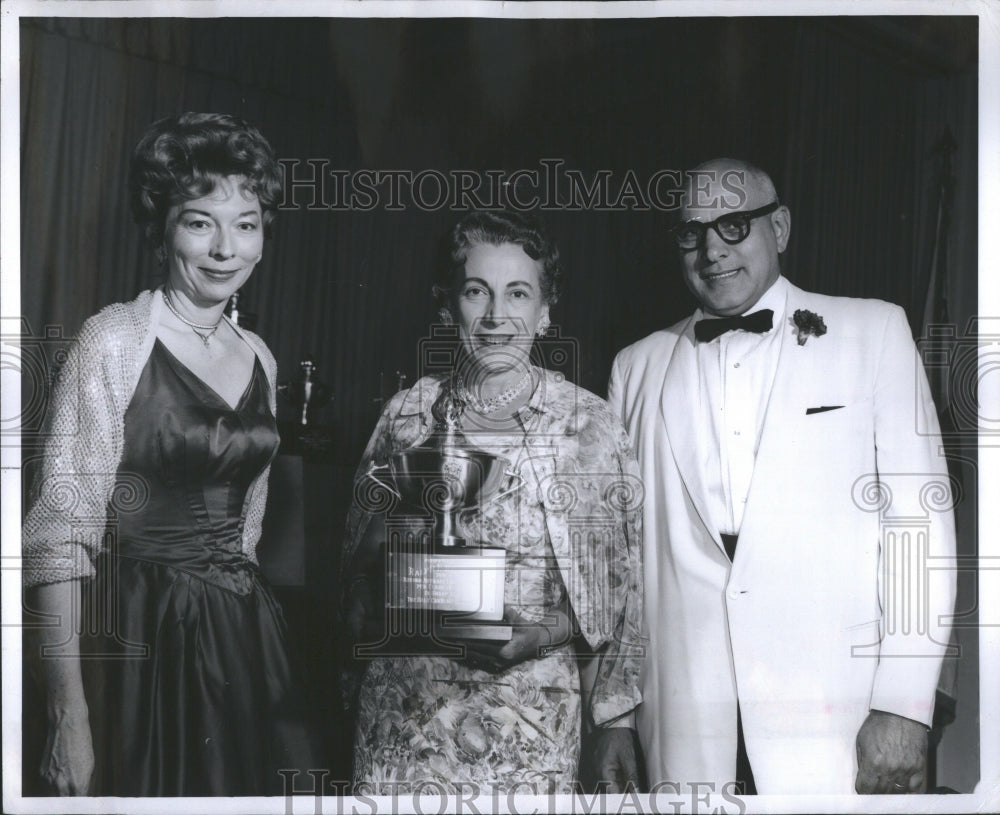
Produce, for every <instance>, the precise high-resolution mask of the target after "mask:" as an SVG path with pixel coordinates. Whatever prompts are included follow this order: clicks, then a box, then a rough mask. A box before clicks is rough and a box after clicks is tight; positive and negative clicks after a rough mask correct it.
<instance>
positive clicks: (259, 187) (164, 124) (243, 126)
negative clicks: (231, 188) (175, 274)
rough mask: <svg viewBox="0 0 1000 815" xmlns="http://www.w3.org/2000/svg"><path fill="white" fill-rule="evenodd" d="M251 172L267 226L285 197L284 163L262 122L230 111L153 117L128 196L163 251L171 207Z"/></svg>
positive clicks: (250, 183)
mask: <svg viewBox="0 0 1000 815" xmlns="http://www.w3.org/2000/svg"><path fill="white" fill-rule="evenodd" d="M228 175H241V176H244V177H245V178H246V184H245V185H244V187H243V189H244V190H245V191H248V192H252V193H255V194H256V195H257V199H258V200H259V201H260V208H261V213H262V216H263V221H264V228H265V230H268V228H269V226H270V223H271V221H272V220H273V219H274V214H275V211H276V210H277V207H278V202H279V200H280V197H281V183H282V174H281V167H280V165H279V164H278V162H277V160H276V159H275V156H274V151H273V150H272V149H271V145H270V144H268V142H267V139H265V138H264V137H263V136H262V135H261V134H260V131H259V130H257V128H255V127H253V126H252V125H249V124H247V123H246V122H244V121H243V120H242V119H237V118H236V117H235V116H230V115H228V114H225V113H190V112H189V113H182V114H181V115H180V116H171V117H168V118H166V119H160V120H159V121H158V122H154V123H153V124H152V125H151V126H150V127H149V129H148V130H147V131H146V132H145V133H144V134H143V136H142V138H141V139H140V140H139V143H138V144H137V145H136V147H135V150H134V151H133V153H132V161H131V164H130V166H129V198H130V203H131V205H132V214H133V215H134V217H135V221H136V223H137V224H139V226H140V227H142V230H143V234H144V235H145V238H146V241H147V242H148V243H149V245H150V246H151V247H152V248H153V250H154V251H156V252H157V253H159V252H160V251H162V246H163V236H164V230H165V229H166V222H167V211H168V210H169V209H170V207H171V206H173V205H174V204H176V203H178V202H179V201H190V200H192V199H195V198H201V197H203V196H205V195H209V194H210V193H211V192H212V191H213V190H214V189H215V186H216V183H217V182H218V179H219V178H221V177H224V176H228ZM265 234H268V232H265Z"/></svg>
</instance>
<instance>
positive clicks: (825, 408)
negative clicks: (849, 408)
mask: <svg viewBox="0 0 1000 815" xmlns="http://www.w3.org/2000/svg"><path fill="white" fill-rule="evenodd" d="M842 407H843V405H823V406H822V407H814V408H806V416H812V414H814V413H826V411H828V410H840V409H841V408H842Z"/></svg>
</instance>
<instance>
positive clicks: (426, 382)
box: [385, 374, 447, 416]
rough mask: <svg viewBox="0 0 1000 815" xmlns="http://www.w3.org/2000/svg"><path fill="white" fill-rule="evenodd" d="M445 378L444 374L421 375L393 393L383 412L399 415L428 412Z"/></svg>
mask: <svg viewBox="0 0 1000 815" xmlns="http://www.w3.org/2000/svg"><path fill="white" fill-rule="evenodd" d="M446 378H447V377H446V375H445V374H434V375H431V376H424V377H421V378H420V379H418V380H417V381H416V382H414V383H413V384H412V385H411V386H410V387H409V388H404V389H403V390H401V391H398V392H397V393H396V394H395V395H393V397H392V398H391V399H390V400H389V401H388V403H387V404H386V408H385V412H386V413H390V414H392V415H401V416H410V415H414V414H417V413H429V412H430V409H431V407H432V406H433V405H434V401H435V400H436V399H437V398H438V395H439V394H440V393H441V385H442V383H443V382H444V380H445V379H446Z"/></svg>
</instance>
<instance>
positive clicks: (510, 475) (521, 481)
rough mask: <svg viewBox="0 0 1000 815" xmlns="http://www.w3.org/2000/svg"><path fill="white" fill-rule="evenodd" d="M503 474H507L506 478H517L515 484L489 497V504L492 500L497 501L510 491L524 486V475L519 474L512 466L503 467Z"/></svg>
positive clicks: (515, 490)
mask: <svg viewBox="0 0 1000 815" xmlns="http://www.w3.org/2000/svg"><path fill="white" fill-rule="evenodd" d="M503 474H504V475H505V476H507V477H508V478H514V479H516V480H517V484H515V485H514V486H513V487H510V488H509V489H506V490H504V491H503V492H501V493H498V494H497V495H494V496H493V497H492V498H490V503H491V504H492V503H493V502H494V501H499V500H500V499H501V498H503V497H504V496H505V495H510V494H511V493H512V492H517V491H518V490H519V489H521V487H523V486H524V476H523V475H521V474H520V473H519V472H518V471H517V470H515V469H514V468H513V467H507V469H505V470H504V471H503Z"/></svg>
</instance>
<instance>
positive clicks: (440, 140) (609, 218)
mask: <svg viewBox="0 0 1000 815" xmlns="http://www.w3.org/2000/svg"><path fill="white" fill-rule="evenodd" d="M20 44H21V54H20V61H21V167H22V173H21V184H22V187H21V311H22V314H23V315H24V317H25V319H26V321H27V323H28V325H29V326H30V328H31V330H32V332H33V333H34V334H35V335H39V334H41V333H42V331H43V328H44V327H45V326H55V327H59V328H60V329H61V330H62V332H63V333H64V335H65V336H72V335H73V334H74V333H75V332H77V330H78V329H79V327H80V325H81V323H82V322H83V320H84V319H86V317H87V316H89V315H90V314H92V313H94V312H95V311H97V310H98V309H99V308H100V307H102V306H104V305H106V304H108V303H111V302H114V301H120V300H125V299H130V298H132V297H133V296H135V294H137V293H138V292H139V291H140V290H142V289H144V288H148V287H151V286H154V285H157V284H158V283H159V282H160V272H159V270H158V269H157V267H156V264H155V262H154V260H153V258H152V255H151V253H150V252H149V251H148V250H147V249H146V248H145V247H143V246H142V245H141V242H140V237H139V233H138V230H137V229H136V228H135V226H134V225H133V224H132V222H131V217H130V214H129V212H128V206H127V192H126V171H127V163H128V156H129V153H130V151H131V149H132V147H133V145H134V144H135V142H136V141H137V140H138V138H139V136H140V135H141V133H142V132H143V130H144V128H145V127H146V126H147V125H148V124H149V123H150V122H152V121H153V120H155V119H158V118H160V117H163V116H168V115H173V114H176V113H178V112H181V111H184V110H218V111H226V112H230V113H234V114H237V115H240V116H242V117H244V118H246V119H248V120H249V121H251V122H253V123H255V124H256V125H257V126H258V127H260V129H261V130H262V131H263V132H264V133H265V134H266V135H267V136H268V138H269V139H270V140H271V142H272V144H273V145H274V147H275V149H276V151H277V153H278V154H279V156H281V157H282V158H285V159H290V160H298V161H299V162H302V164H300V166H299V167H298V169H297V170H296V172H297V173H298V174H299V177H300V178H302V177H304V176H305V175H306V174H308V173H310V172H311V169H310V167H309V166H308V165H306V164H305V163H304V162H306V161H307V160H309V159H316V160H324V159H325V160H327V161H328V162H329V168H330V169H338V170H348V171H353V170H359V169H373V170H377V169H412V170H414V171H420V170H426V169H434V170H438V171H441V172H446V173H447V172H449V171H452V170H458V169H464V170H471V171H476V172H479V173H481V174H483V173H485V172H486V171H490V170H493V171H506V172H508V173H509V172H512V171H514V170H517V169H519V168H524V169H529V170H541V165H540V163H539V162H540V161H542V160H544V159H557V160H561V161H563V162H564V163H565V164H564V166H565V167H566V168H571V169H575V170H579V171H580V172H581V173H582V174H583V176H584V178H586V179H588V180H589V179H592V178H594V177H595V174H597V173H598V172H600V171H606V172H608V173H610V178H611V181H610V188H611V191H612V195H614V194H615V192H616V191H617V190H618V188H619V187H620V185H621V184H622V183H623V179H624V178H625V177H626V174H627V173H628V172H630V171H631V172H632V173H634V174H635V177H636V178H637V179H639V180H640V181H641V182H643V183H644V182H645V180H646V179H648V178H649V177H650V176H652V175H653V173H655V172H656V171H657V170H662V169H683V168H685V167H689V166H691V165H693V164H694V163H696V162H699V161H702V160H704V159H707V158H711V157H713V156H720V155H729V156H734V157H743V158H748V159H750V160H752V161H754V162H755V163H757V164H759V165H761V166H762V167H764V168H765V169H768V170H769V171H771V173H772V175H773V176H774V179H775V182H776V184H777V186H778V190H779V194H780V195H781V197H782V199H783V200H784V201H785V202H786V203H787V204H788V205H789V206H790V208H791V210H792V226H793V228H792V238H791V243H790V247H789V250H788V252H787V254H786V256H785V258H784V262H785V271H786V274H787V275H788V277H789V278H790V279H791V280H792V281H793V282H795V283H798V284H800V285H802V286H803V287H805V288H808V289H813V290H818V291H822V292H827V293H831V294H842V295H850V296H861V297H878V298H882V299H885V300H889V301H893V302H896V303H899V304H900V305H902V306H903V307H904V308H905V309H906V311H907V314H908V316H909V319H910V323H911V326H912V328H913V330H914V333H915V335H919V334H920V332H921V331H922V330H923V326H922V324H921V320H922V316H923V313H924V307H925V300H926V295H927V286H928V280H929V278H930V271H931V252H932V246H933V241H934V228H933V227H934V219H935V215H936V211H937V205H938V199H937V189H938V187H937V177H936V167H937V159H936V156H935V153H934V151H933V147H934V145H935V144H936V143H937V142H938V141H939V140H940V139H941V138H942V136H943V135H944V134H945V133H946V132H950V133H951V134H952V136H953V137H954V140H955V143H956V145H957V149H956V151H955V154H954V171H955V172H954V201H953V209H952V222H951V230H950V235H949V242H948V253H947V264H946V279H945V282H946V285H945V292H946V294H947V299H948V307H949V317H950V319H951V320H952V321H953V322H955V323H957V325H958V331H959V333H960V334H961V332H962V331H964V328H965V324H966V321H967V320H968V319H969V318H970V317H971V316H972V315H974V314H975V313H976V284H977V267H976V259H977V230H976V222H977V93H978V84H977V70H976V69H977V18H975V17H968V18H955V17H951V18H947V17H935V18H912V17H911V18H874V17H873V18H847V17H838V18H713V19H683V18H681V19H640V20H630V19H624V20H601V21H593V20H538V21H527V20H523V21H522V20H467V19H438V20H405V19H385V20H381V19H371V20H363V19H336V20H330V19H238V18H227V19H198V20H195V19H181V18H169V19H167V18H164V19H71V18H38V19H25V20H22V33H21V43H20ZM331 197H332V193H331ZM310 198H311V193H310V191H309V190H308V189H304V188H300V189H298V190H297V191H296V192H295V196H294V200H293V202H292V203H293V204H294V205H293V206H290V207H289V208H288V209H287V211H284V212H282V213H280V215H279V218H278V220H277V222H276V224H275V230H274V235H273V238H272V239H271V240H270V241H269V242H268V244H267V247H266V249H265V253H264V257H263V260H262V262H261V264H260V266H259V267H258V270H257V271H256V272H255V274H254V277H253V278H252V279H251V281H250V282H249V283H248V285H247V286H246V288H245V290H244V292H243V294H242V296H241V303H240V305H241V310H243V311H244V312H252V313H254V314H256V319H257V322H256V330H257V331H258V333H260V334H261V335H262V336H263V338H264V339H265V341H266V342H267V343H268V344H269V345H270V347H271V348H272V350H273V351H274V353H275V356H276V357H277V360H278V364H279V379H280V380H288V379H291V378H293V377H295V376H296V374H297V372H298V362H299V360H300V359H301V358H302V356H303V355H304V354H307V353H308V354H311V355H312V356H313V358H314V359H315V361H316V363H317V364H318V366H319V371H318V374H319V378H320V379H321V380H323V381H324V382H326V383H327V384H328V385H329V386H330V387H331V390H332V393H333V396H334V401H333V402H332V404H331V405H330V406H329V407H327V408H326V410H325V412H324V414H323V416H322V419H323V421H324V423H325V424H326V425H327V426H328V428H329V430H330V432H331V433H332V435H333V437H334V438H335V440H336V452H335V455H336V458H337V467H339V468H340V470H338V472H342V473H346V474H347V475H343V476H338V477H342V478H343V479H345V485H344V490H345V491H346V490H348V489H349V486H347V485H349V472H350V469H349V468H351V467H352V466H353V465H354V463H355V462H356V461H357V459H358V456H359V455H360V450H361V448H362V447H363V445H364V443H365V441H366V440H367V437H368V434H369V433H370V432H371V429H372V427H373V426H374V423H375V419H376V417H377V414H378V411H379V407H380V404H381V402H382V400H384V399H386V398H388V397H389V396H390V395H391V394H392V393H393V392H394V391H395V389H396V385H397V378H398V375H397V372H399V374H401V375H403V376H405V377H406V380H407V382H412V381H413V379H414V378H415V377H417V376H419V375H420V370H421V361H420V347H421V345H420V340H421V339H422V338H424V337H426V336H427V332H428V326H429V324H430V323H431V321H432V320H433V318H434V314H435V306H434V303H433V300H432V298H431V294H430V285H431V281H432V278H433V273H434V258H435V249H436V246H437V245H438V242H439V240H440V238H441V236H442V235H443V234H444V233H445V232H446V231H447V230H448V228H449V226H450V225H451V224H452V223H453V222H454V221H455V220H456V218H457V217H458V214H457V213H456V212H453V211H450V210H449V209H448V208H447V207H444V208H440V209H436V210H430V211H422V210H421V209H419V208H417V207H414V206H407V207H405V208H404V209H403V210H402V211H392V210H389V209H386V208H385V207H381V206H380V207H376V208H374V209H372V210H371V211H360V210H358V209H354V210H351V211H333V210H330V209H324V208H323V207H322V206H320V207H317V208H313V209H310V208H309V207H308V206H307V205H308V203H309V200H310ZM547 218H548V221H549V223H550V226H551V228H552V231H553V232H554V234H555V236H556V238H557V240H558V242H559V245H560V248H561V251H562V254H563V257H564V260H565V265H566V269H567V284H568V285H567V291H566V293H565V296H564V297H563V299H562V300H561V302H560V303H559V304H558V305H557V306H556V307H555V308H554V309H553V320H554V322H556V323H558V324H559V329H560V338H561V339H560V342H561V343H562V347H564V348H566V349H569V357H568V361H567V363H566V364H565V365H564V366H563V367H564V368H565V369H566V370H567V371H568V372H569V374H570V376H571V377H572V378H574V379H575V380H576V381H577V382H578V383H579V384H581V385H582V386H584V387H586V388H589V389H590V390H593V391H595V392H597V393H599V394H602V395H603V394H604V392H605V383H606V380H607V376H608V373H609V370H610V366H611V362H612V359H613V358H614V354H615V353H616V351H617V350H619V349H620V348H621V347H623V346H625V345H627V344H628V343H630V342H633V341H635V340H637V339H639V338H640V337H642V336H645V335H646V334H648V333H650V332H651V331H654V330H656V329H658V328H661V327H664V326H666V325H668V324H670V323H672V322H674V321H676V320H677V319H679V318H681V317H683V316H684V315H686V314H687V313H689V312H690V311H691V309H692V300H691V298H690V296H689V294H688V292H687V291H686V289H685V288H684V286H683V284H682V282H681V280H680V275H679V271H678V267H677V263H676V259H675V257H674V253H673V252H672V251H671V249H670V246H669V244H668V240H667V236H666V230H667V227H668V226H669V225H670V224H671V223H672V214H671V213H665V212H662V211H658V210H655V209H653V210H646V211H643V210H634V211H610V210H608V209H601V208H596V207H591V208H589V209H586V208H585V209H583V210H571V209H562V210H560V211H553V212H550V213H548V214H547ZM25 387H26V388H30V387H33V384H32V383H31V382H28V381H27V380H26V385H25ZM24 398H25V400H26V401H33V399H34V394H25V395H24ZM283 410H284V417H285V418H290V416H291V408H290V406H284V408H283ZM972 485H974V479H973V480H972V482H971V484H970V489H969V491H970V492H973V491H974V489H973V486H972ZM317 489H318V488H317ZM345 496H346V497H345ZM347 498H349V495H348V494H347V493H346V492H345V493H344V495H342V496H337V497H331V499H330V503H329V507H330V508H331V510H330V511H331V513H333V514H336V513H338V512H340V507H341V505H342V504H344V503H345V502H346V500H347ZM315 500H316V501H317V502H318V503H319V504H321V505H323V506H327V504H325V503H324V499H323V498H322V496H320V497H317V498H315ZM962 512H963V513H964V520H963V519H962V518H960V521H961V522H963V523H965V528H964V530H963V529H962V528H961V527H960V539H961V540H963V541H964V544H963V545H964V546H965V549H966V551H972V552H974V551H975V535H974V522H975V512H974V503H970V502H966V504H965V505H964V508H963V509H962ZM336 525H337V523H335V522H333V521H330V523H329V526H331V527H332V526H336ZM963 531H964V536H963ZM324 534H328V533H324ZM321 543H322V545H323V547H325V548H329V546H328V544H329V541H328V540H324V541H322V542H321ZM331 558H332V555H331V556H330V557H329V558H327V560H329V561H330V562H332V560H331ZM324 562H326V561H324ZM324 568H326V567H324ZM321 571H322V570H321ZM317 580H318V581H319V582H320V583H322V586H323V592H324V593H325V594H330V592H329V589H328V585H329V580H328V574H327V572H326V571H324V572H323V574H320V575H319V576H318V577H317ZM972 639H974V637H973V638H972ZM969 645H970V647H974V643H973V642H971V640H970V643H969ZM966 664H967V665H968V670H967V673H968V674H969V676H967V677H966V678H965V680H964V683H965V684H964V685H963V684H962V682H961V681H960V683H959V687H960V692H962V689H963V688H964V698H965V699H966V701H965V702H964V703H963V704H964V707H962V706H960V715H964V716H966V717H967V718H968V719H969V721H970V724H969V725H968V730H967V731H964V732H963V733H962V735H961V736H960V737H959V738H958V740H957V743H956V744H955V746H954V748H952V749H951V752H950V753H948V754H947V755H946V756H945V759H946V765H947V766H945V767H939V769H943V770H945V771H946V773H948V774H950V776H948V777H950V778H954V779H955V780H954V781H952V782H951V783H952V785H953V786H955V787H956V788H962V789H971V784H972V783H974V782H975V779H976V778H977V777H978V767H977V766H976V765H975V762H974V761H972V756H971V755H969V749H970V748H969V744H970V743H974V740H975V738H976V736H977V730H976V722H975V719H976V716H977V712H978V705H977V703H976V700H975V698H974V696H975V693H974V691H975V688H974V685H975V677H976V674H975V662H974V661H970V662H968V663H966ZM970 690H971V691H972V693H971V694H970ZM939 775H940V774H939ZM939 783H941V779H940V777H939ZM944 783H947V778H946V780H945V782H944Z"/></svg>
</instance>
